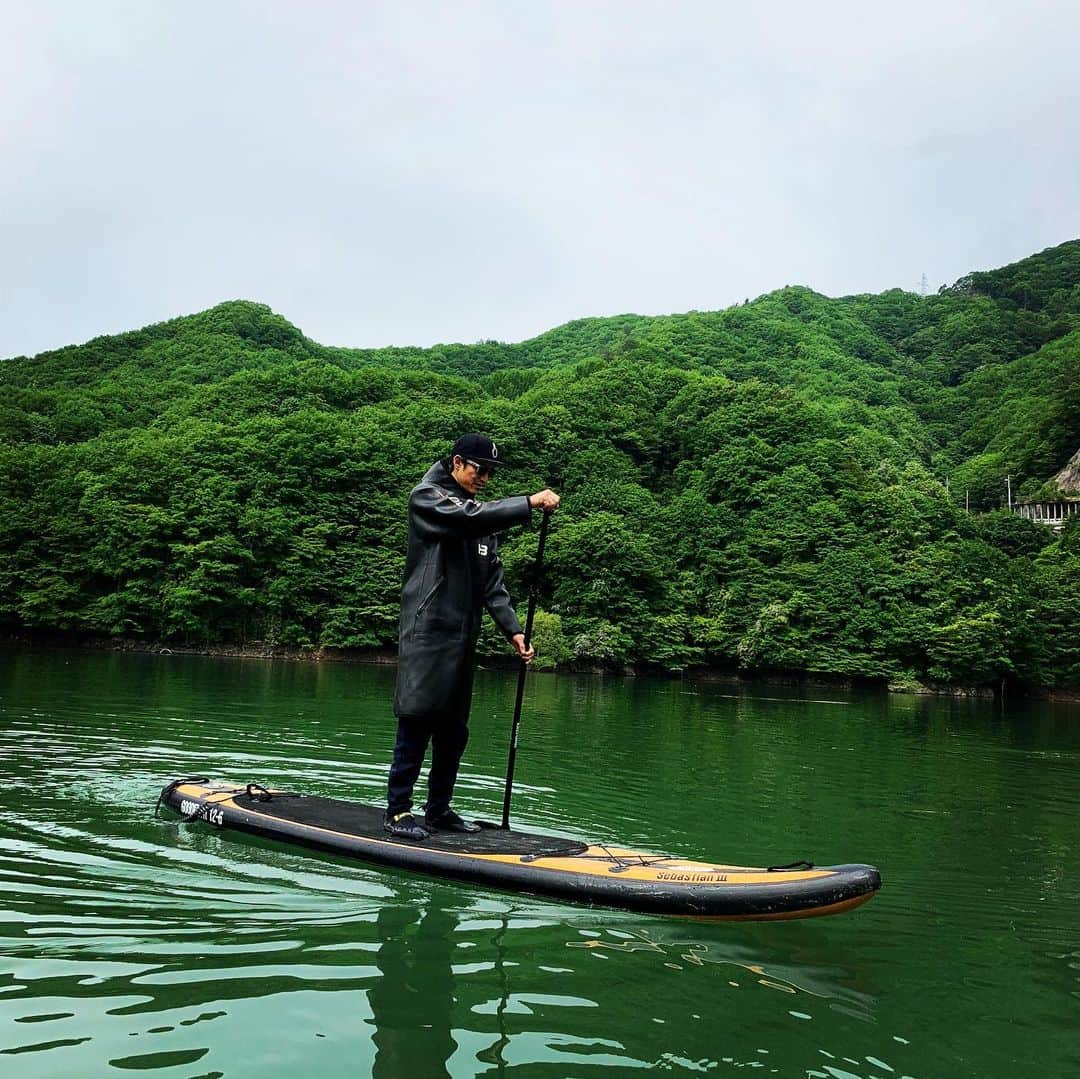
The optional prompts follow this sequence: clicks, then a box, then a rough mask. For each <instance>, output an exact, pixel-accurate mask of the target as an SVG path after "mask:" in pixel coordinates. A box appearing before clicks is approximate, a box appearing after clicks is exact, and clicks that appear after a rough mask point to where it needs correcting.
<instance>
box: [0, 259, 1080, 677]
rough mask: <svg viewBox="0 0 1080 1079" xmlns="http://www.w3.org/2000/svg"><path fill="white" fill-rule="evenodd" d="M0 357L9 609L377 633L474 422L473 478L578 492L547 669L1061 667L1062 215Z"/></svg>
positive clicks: (524, 552) (388, 620)
mask: <svg viewBox="0 0 1080 1079" xmlns="http://www.w3.org/2000/svg"><path fill="white" fill-rule="evenodd" d="M0 386H2V389H3V392H2V395H0V628H2V629H4V630H6V631H8V632H19V631H23V630H27V629H32V630H36V629H47V630H56V631H69V632H71V633H77V634H95V635H107V636H116V637H125V638H142V639H145V640H147V641H158V642H178V643H188V644H192V643H197V642H226V643H229V642H231V643H243V642H249V643H250V642H254V641H260V642H266V643H269V644H275V645H293V646H300V647H309V648H313V649H315V648H320V649H360V650H363V649H376V648H387V647H392V646H393V645H394V643H395V640H396V629H397V615H398V590H399V587H400V576H401V569H402V563H403V555H404V540H405V523H406V522H405V504H406V499H407V496H408V492H409V489H410V488H411V487H412V485H413V484H414V483H415V482H416V481H417V480H418V478H419V477H420V476H421V475H422V473H423V471H424V470H425V468H426V467H427V466H428V465H429V464H430V463H431V462H432V461H433V460H434V459H435V458H436V457H438V456H440V455H442V454H444V453H445V452H446V450H447V448H448V446H449V443H450V441H451V440H452V438H453V437H454V436H455V435H457V434H459V433H461V432H464V431H470V430H480V431H485V432H487V433H489V434H491V435H492V437H494V438H495V439H496V441H497V442H499V444H500V446H501V447H502V448H503V451H504V452H505V454H506V456H507V457H508V458H509V459H510V460H511V461H513V462H515V464H516V466H517V467H515V468H514V469H505V470H502V471H500V473H499V474H498V475H497V477H496V479H495V481H494V483H493V484H492V485H490V486H489V489H488V492H487V496H488V497H497V496H499V495H505V494H513V493H525V492H528V491H531V490H536V489H538V488H540V487H543V486H547V485H551V486H553V487H555V488H556V489H557V490H559V491H560V493H561V494H562V495H563V496H564V501H563V508H562V509H561V510H560V511H559V513H558V515H557V516H556V519H555V526H554V528H553V531H552V535H551V539H550V541H549V555H548V559H547V565H546V571H545V575H544V580H543V581H542V582H541V608H542V611H541V614H540V616H539V621H538V643H539V645H540V648H541V651H542V655H543V662H545V663H547V664H552V663H559V664H564V663H574V664H578V665H588V666H597V665H614V666H622V665H626V664H634V665H637V666H645V667H649V666H651V667H656V668H661V669H667V670H682V669H686V668H688V667H693V666H699V665H710V666H715V667H721V668H726V669H731V670H743V671H751V672H781V671H782V672H808V673H811V674H819V675H834V676H846V677H852V678H859V679H864V678H865V679H880V680H883V681H888V682H889V683H890V684H892V685H895V686H910V687H914V686H916V685H918V684H926V683H936V684H957V685H975V684H986V685H995V686H996V685H1001V684H1004V683H1006V682H1013V683H1019V684H1025V685H1027V686H1031V687H1058V688H1061V687H1078V686H1080V632H1078V629H1080V619H1078V614H1077V612H1078V611H1080V518H1075V519H1074V520H1073V522H1072V524H1070V525H1069V526H1068V527H1066V528H1065V529H1064V530H1063V531H1062V532H1060V533H1056V534H1055V533H1054V532H1052V531H1051V530H1049V529H1047V528H1046V527H1045V526H1041V525H1037V524H1034V523H1031V522H1029V521H1025V520H1022V519H1020V518H1019V517H1018V516H1017V515H1015V514H1012V513H1009V512H1008V511H1007V510H1006V509H1003V508H1002V502H1003V500H1004V497H1005V479H1006V476H1011V477H1012V484H1013V491H1014V494H1015V495H1016V496H1017V497H1033V496H1038V495H1048V494H1052V493H1054V489H1053V487H1052V485H1051V484H1050V478H1051V477H1052V476H1053V475H1054V474H1055V473H1056V472H1058V470H1060V469H1061V468H1062V467H1063V466H1064V465H1065V464H1066V462H1067V461H1068V460H1069V459H1070V458H1071V457H1072V455H1073V454H1074V453H1075V452H1076V451H1077V449H1078V447H1080V240H1074V241H1070V242H1069V243H1065V244H1062V245H1061V246H1059V247H1055V248H1051V249H1049V250H1047V251H1044V252H1042V253H1041V254H1038V255H1035V256H1033V257H1031V258H1028V259H1025V260H1023V261H1022V262H1018V263H1016V264H1014V265H1011V266H1007V267H1004V268H1002V269H999V270H994V271H990V272H983V273H972V274H970V275H969V276H967V277H964V278H963V279H961V280H960V281H958V282H957V283H956V284H955V285H953V286H951V287H948V288H944V289H942V290H941V291H940V292H939V293H938V294H937V295H933V296H926V297H921V296H918V295H915V294H913V293H909V292H902V291H900V290H893V291H889V292H885V293H883V294H881V295H859V296H849V297H843V298H840V299H829V298H826V297H824V296H821V295H819V294H817V293H814V292H812V291H810V290H809V289H806V288H799V287H788V288H784V289H781V290H779V291H776V292H772V293H769V294H768V295H765V296H761V297H759V298H758V299H755V300H753V301H749V300H748V301H747V302H746V303H744V304H741V305H738V306H735V307H731V308H728V309H726V310H723V311H691V312H689V313H687V314H681V315H671V316H665V317H655V318H646V317H638V316H634V315H624V316H618V317H614V318H593V319H582V320H578V321H575V322H571V323H568V324H567V325H565V326H562V327H559V328H558V329H555V330H552V331H551V332H549V333H545V334H543V335H541V336H540V337H537V338H535V339H533V340H530V341H525V342H522V343H520V344H504V343H500V342H496V341H483V342H479V343H477V344H474V345H439V346H435V347H433V348H429V349H419V348H386V349H377V350H356V349H345V348H331V347H326V346H323V345H320V344H317V343H316V342H314V341H311V340H309V339H308V338H306V337H305V336H304V335H303V334H302V333H301V332H300V330H298V329H297V328H296V327H294V326H292V325H291V324H290V323H289V322H288V321H286V320H285V319H284V318H282V317H281V316H280V315H277V314H275V313H273V312H272V311H270V310H269V309H268V308H266V307H265V306H262V305H260V304H256V303H249V302H242V301H236V302H230V303H223V304H221V305H219V306H217V307H215V308H213V309H211V310H209V311H204V312H202V313H201V314H197V315H192V316H190V317H185V318H179V319H175V320H173V321H170V322H165V323H161V324H159V325H155V326H149V327H146V328H145V329H142V330H137V331H134V332H132V333H126V334H121V335H119V336H114V337H102V338H98V339H96V340H93V341H90V342H88V343H87V344H84V345H80V346H72V347H69V348H63V349H59V350H57V351H54V352H48V353H43V354H41V355H39V356H36V357H32V358H26V357H19V358H15V359H11V360H7V361H4V362H2V363H0ZM534 551H535V535H532V536H530V535H529V533H527V532H525V533H520V532H519V533H518V534H511V535H509V536H508V537H507V538H506V540H505V542H504V545H503V557H504V561H505V563H506V565H507V572H508V577H509V580H510V584H511V588H512V591H513V592H514V594H515V595H517V596H521V595H522V594H523V591H524V587H525V578H526V575H527V572H528V564H529V560H530V557H531V556H532V554H533V552H534ZM484 644H485V647H487V648H488V649H491V650H499V649H500V648H502V649H503V650H505V646H501V642H499V641H497V640H496V639H495V636H494V630H492V631H491V632H490V633H489V635H488V636H487V637H486V638H485V642H484Z"/></svg>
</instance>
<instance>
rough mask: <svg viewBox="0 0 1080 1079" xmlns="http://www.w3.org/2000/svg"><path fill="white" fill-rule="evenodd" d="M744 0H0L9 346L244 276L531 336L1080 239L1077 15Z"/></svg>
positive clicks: (479, 333) (848, 287)
mask: <svg viewBox="0 0 1080 1079" xmlns="http://www.w3.org/2000/svg"><path fill="white" fill-rule="evenodd" d="M749 7H750V6H749V5H745V4H731V5H725V4H722V3H681V4H680V3H671V2H668V3H659V2H656V3H635V2H629V0H612V2H590V0H574V2H565V3H561V2H560V3H543V2H540V0H532V2H529V3H523V2H522V3H517V2H501V3H470V2H467V0H446V2H445V3H439V4H436V3H423V2H398V3H365V2H363V0H359V2H356V0H354V2H350V3H331V2H322V3H319V2H306V3H301V2H300V0H295V2H292V3H273V2H268V0H260V2H257V3H256V2H250V3H241V2H235V0H232V2H231V0H214V2H213V3H209V2H200V0H194V2H193V0H187V2H184V3H178V2H165V0H126V2H122V0H113V2H107V0H95V2H93V3H87V2H85V0H79V2H74V3H60V2H48V0H37V2H35V3H33V4H28V3H24V2H21V0H0V19H2V21H0V27H2V30H0V166H2V167H0V242H2V248H3V257H2V261H0V356H11V355H17V354H20V353H25V354H33V353H36V352H38V351H40V350H42V349H46V348H53V347H57V346H60V345H63V344H68V343H72V342H79V341H83V340H86V339H88V338H90V337H93V336H96V335H98V334H103V333H115V332H119V331H121V330H125V329H133V328H135V327H138V326H142V325H145V324H146V323H149V322H158V321H161V320H163V319H167V318H172V317H174V316H176V315H181V314H187V313H190V312H193V311H198V310H202V309H204V308H206V307H210V306H212V305H213V304H215V303H218V302H220V301H222V300H228V299H236V298H244V299H251V300H258V301H261V302H263V303H267V304H269V305H270V306H271V307H273V308H274V309H275V310H276V311H278V312H280V313H281V314H283V315H284V316H285V317H287V318H288V319H289V320H290V321H292V322H294V323H295V324H296V325H298V326H299V327H300V328H301V329H302V330H303V331H304V332H305V333H307V334H308V335H309V336H311V337H314V338H315V339H316V340H319V341H322V342H324V343H326V344H337V345H352V346H374V345H383V344H421V345H427V344H433V343H435V342H439V341H476V340H478V339H480V338H489V337H493V338H498V339H500V340H506V341H516V340H521V339H523V338H527V337H531V336H534V335H535V334H537V333H540V332H543V331H544V330H546V329H550V328H552V327H554V326H557V325H559V324H561V323H563V322H566V321H568V320H570V319H573V318H579V317H582V316H586V315H607V314H617V313H621V312H626V311H635V312H638V313H641V314H657V313H664V312H670V311H686V310H689V309H691V308H698V309H717V308H721V307H726V306H728V305H729V304H731V303H735V302H740V301H741V300H743V299H744V298H745V297H748V296H749V297H753V296H757V295H759V294H761V293H762V292H767V291H769V290H771V289H773V288H778V287H781V286H783V285H785V284H796V283H798V284H805V285H809V286H810V287H812V288H815V289H818V290H819V291H821V292H824V293H827V294H829V295H842V294H845V293H851V292H877V291H881V290H883V289H886V288H891V287H893V286H900V287H903V288H909V289H916V288H917V287H918V282H919V278H920V275H921V274H923V273H925V274H926V275H927V278H928V280H929V283H930V287H931V289H936V288H937V286H938V285H940V284H942V283H948V282H951V281H953V280H954V279H955V278H957V277H959V276H960V275H961V274H963V273H965V272H966V271H968V270H971V269H989V268H991V267H994V266H999V265H1002V264H1004V263H1007V262H1011V261H1014V260H1016V259H1018V258H1022V257H1024V256H1025V255H1028V254H1031V253H1033V252H1035V251H1038V250H1041V249H1042V248H1044V247H1048V246H1050V245H1052V244H1057V243H1061V242H1062V241H1064V240H1067V239H1071V238H1074V237H1076V236H1078V235H1080V93H1078V88H1080V63H1078V62H1077V43H1078V42H1080V5H1077V4H1076V3H1073V2H1068V3H1066V2H1061V3H1054V2H1048V0H1035V2H1029V3H1026V4H1018V3H1015V2H1011V0H1010V2H1009V3H988V2H985V0H984V2H981V3H966V2H961V3H949V2H948V0H946V2H938V3H924V2H921V0H917V2H908V3H904V4H891V5H888V10H885V7H886V5H875V4H867V3H865V2H862V3H827V2H824V3H818V4H806V3H800V4H789V3H773V4H768V5H760V6H759V7H758V8H757V9H754V10H748V9H749ZM876 9H879V10H876Z"/></svg>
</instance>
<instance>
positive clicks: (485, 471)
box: [462, 457, 495, 477]
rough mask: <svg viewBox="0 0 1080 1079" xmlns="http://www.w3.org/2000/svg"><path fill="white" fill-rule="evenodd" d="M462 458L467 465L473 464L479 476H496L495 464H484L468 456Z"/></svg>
mask: <svg viewBox="0 0 1080 1079" xmlns="http://www.w3.org/2000/svg"><path fill="white" fill-rule="evenodd" d="M462 460H463V461H464V462H465V463H466V464H467V465H472V466H473V468H475V469H476V474H477V475H478V476H481V477H483V476H494V475H495V466H494V465H482V464H480V463H479V462H478V461H470V460H469V458H468V457H462Z"/></svg>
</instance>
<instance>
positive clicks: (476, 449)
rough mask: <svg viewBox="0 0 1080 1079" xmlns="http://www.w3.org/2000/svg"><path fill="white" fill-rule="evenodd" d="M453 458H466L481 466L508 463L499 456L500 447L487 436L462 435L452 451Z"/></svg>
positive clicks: (505, 464)
mask: <svg viewBox="0 0 1080 1079" xmlns="http://www.w3.org/2000/svg"><path fill="white" fill-rule="evenodd" d="M450 456H451V457H464V458H465V459H466V460H469V461H475V462H476V463H477V464H479V465H502V466H503V467H506V466H507V462H506V461H504V460H503V459H502V457H500V456H499V447H498V446H496V445H495V443H494V442H492V441H491V439H490V438H488V436H487V435H476V434H473V435H462V436H461V438H459V439H458V440H457V442H455V443H454V445H453V448H452V449H451V450H450Z"/></svg>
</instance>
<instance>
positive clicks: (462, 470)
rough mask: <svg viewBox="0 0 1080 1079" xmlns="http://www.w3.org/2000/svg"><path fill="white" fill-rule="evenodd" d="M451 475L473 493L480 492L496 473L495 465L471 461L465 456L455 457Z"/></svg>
mask: <svg viewBox="0 0 1080 1079" xmlns="http://www.w3.org/2000/svg"><path fill="white" fill-rule="evenodd" d="M453 464H454V467H453V470H452V471H451V473H450V474H451V475H452V476H453V477H454V479H455V480H457V482H458V483H459V484H460V485H461V486H462V487H464V488H465V490H466V491H468V492H469V494H471V495H476V494H479V493H480V492H481V491H482V490H483V489H484V488H485V487H486V486H487V483H488V480H489V479H491V477H492V476H493V475H494V473H495V468H494V466H493V465H486V464H481V463H479V462H477V461H470V460H469V459H468V458H465V457H455V458H454V461H453Z"/></svg>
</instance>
